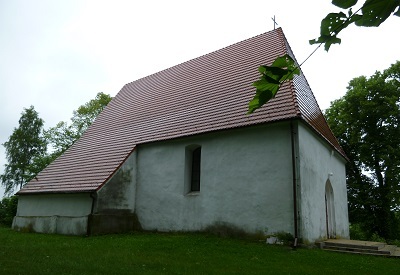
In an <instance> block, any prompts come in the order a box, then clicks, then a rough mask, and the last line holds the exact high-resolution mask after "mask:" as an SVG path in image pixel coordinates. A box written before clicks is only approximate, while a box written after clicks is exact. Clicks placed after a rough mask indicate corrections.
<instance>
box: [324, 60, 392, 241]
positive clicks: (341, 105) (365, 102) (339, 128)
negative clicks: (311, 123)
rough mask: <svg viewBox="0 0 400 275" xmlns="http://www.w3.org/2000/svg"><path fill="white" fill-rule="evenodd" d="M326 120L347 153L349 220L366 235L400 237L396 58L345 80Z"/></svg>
mask: <svg viewBox="0 0 400 275" xmlns="http://www.w3.org/2000/svg"><path fill="white" fill-rule="evenodd" d="M347 89H348V91H347V93H346V95H345V96H343V97H342V98H340V99H338V100H335V101H333V102H332V104H331V107H330V108H329V109H327V111H326V114H325V115H326V118H327V121H328V123H329V125H330V127H331V129H332V131H333V132H334V134H335V135H336V137H337V138H338V140H339V143H340V144H341V146H342V147H343V149H344V150H345V152H346V154H347V155H348V157H349V159H350V162H349V163H348V164H347V184H348V191H349V213H350V221H351V222H353V223H354V222H355V223H359V224H361V225H362V226H363V228H364V230H366V231H368V232H369V233H370V234H372V233H378V234H379V235H380V236H382V237H384V238H386V239H396V238H399V237H400V232H399V227H398V219H396V215H395V213H396V211H398V210H399V209H400V147H399V144H400V62H399V61H397V62H396V63H395V64H393V65H392V66H391V67H390V68H389V69H387V70H385V71H384V72H383V73H381V72H376V73H375V74H374V75H373V76H371V77H370V78H367V77H364V76H361V77H357V78H354V79H353V80H351V81H350V83H349V86H348V88H347Z"/></svg>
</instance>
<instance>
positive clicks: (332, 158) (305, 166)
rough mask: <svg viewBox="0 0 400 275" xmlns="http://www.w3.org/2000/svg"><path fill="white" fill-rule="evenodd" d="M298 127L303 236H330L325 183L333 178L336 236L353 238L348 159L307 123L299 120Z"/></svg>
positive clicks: (311, 239) (307, 237) (308, 237)
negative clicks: (350, 215)
mask: <svg viewBox="0 0 400 275" xmlns="http://www.w3.org/2000/svg"><path fill="white" fill-rule="evenodd" d="M297 131H298V153H299V164H300V167H299V171H298V175H299V177H300V181H299V182H298V184H299V188H300V190H299V191H300V192H299V195H298V197H299V199H300V200H299V201H300V205H299V206H300V236H301V237H302V238H303V239H305V240H308V241H314V240H317V239H324V238H326V237H327V229H326V209H325V186H326V182H327V181H328V179H329V181H330V183H331V185H332V189H333V193H334V211H335V220H336V225H335V226H336V230H335V231H336V236H337V237H341V238H349V222H348V220H349V219H348V210H347V188H346V172H345V160H344V158H343V157H342V156H340V155H339V154H338V153H337V152H336V151H335V150H333V149H332V147H330V146H328V144H327V142H325V141H323V140H322V139H321V138H320V137H319V136H318V135H316V134H315V133H314V132H313V131H312V130H311V129H310V128H309V127H307V126H306V125H304V124H303V123H301V122H300V123H299V124H298V128H297ZM321 141H322V142H321ZM330 174H331V175H330Z"/></svg>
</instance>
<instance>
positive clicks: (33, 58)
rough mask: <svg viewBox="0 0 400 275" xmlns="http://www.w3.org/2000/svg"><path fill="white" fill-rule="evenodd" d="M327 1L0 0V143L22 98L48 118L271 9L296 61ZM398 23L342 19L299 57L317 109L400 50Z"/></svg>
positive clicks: (0, 155) (60, 116) (211, 47)
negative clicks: (330, 37)
mask: <svg viewBox="0 0 400 275" xmlns="http://www.w3.org/2000/svg"><path fill="white" fill-rule="evenodd" d="M330 2H331V1H329V0H303V1H295V0H291V1H290V0H279V1H278V0H274V1H270V0H254V1H252V0H243V1H232V0H230V1H218V0H211V1H209V0H202V1H187V0H186V1H172V0H168V1H162V0H160V1H133V0H132V1H118V0H112V1H111V0H110V1H101V0H96V1H85V0H35V1H31V0H12V1H11V0H0V39H1V40H0V64H1V65H0V102H1V103H2V108H0V143H4V142H5V141H7V140H8V137H9V136H10V135H11V133H12V131H13V129H14V128H15V127H18V119H19V118H20V115H21V112H22V111H23V108H28V107H29V106H30V105H33V106H34V107H35V109H36V110H37V111H38V112H39V115H40V117H41V118H43V119H44V120H45V128H49V127H52V126H55V125H56V123H57V122H59V121H67V120H69V119H70V117H71V116H72V111H73V110H75V109H77V107H79V106H80V105H82V104H84V103H86V102H87V101H89V100H90V99H93V98H94V97H95V96H96V94H97V93H98V92H104V93H107V94H110V95H111V96H115V95H116V94H117V93H118V91H119V90H120V89H121V88H122V86H123V85H124V84H126V83H128V82H131V81H134V80H137V79H139V78H141V77H144V76H147V75H149V74H152V73H155V72H158V71H160V70H163V69H166V68H168V67H171V66H174V65H176V64H178V63H181V62H184V61H187V60H190V59H192V58H196V57H198V56H200V55H203V54H207V53H209V52H212V51H215V50H218V49H220V48H222V47H225V46H228V45H231V44H233V43H236V42H239V41H241V40H244V39H247V38H250V37H253V36H255V35H258V34H261V33H264V32H267V31H270V30H272V29H273V22H272V20H271V17H273V16H274V15H275V17H276V21H277V22H278V27H282V29H283V31H284V33H285V35H286V38H287V39H288V41H289V44H290V45H291V48H292V50H293V52H294V54H295V56H296V58H297V60H298V61H299V62H302V61H303V60H304V59H305V58H306V57H307V56H308V55H309V54H310V53H311V52H312V51H313V50H314V49H315V47H316V46H315V45H314V46H311V45H309V43H308V40H309V39H313V38H317V37H318V35H319V26H320V22H321V19H322V18H323V17H324V16H325V15H326V14H327V13H329V12H337V11H338V10H339V9H337V8H335V7H334V6H332V5H331V4H330ZM399 23H400V18H398V17H394V16H392V17H391V18H389V19H388V20H387V21H386V22H385V23H383V24H382V25H381V27H379V28H368V29H366V28H357V27H350V28H348V29H346V30H345V31H344V32H343V34H341V35H339V37H341V38H342V44H341V45H340V46H337V45H333V46H332V48H331V50H330V51H329V53H326V52H325V51H324V50H323V48H322V47H321V48H320V49H319V50H318V51H317V52H316V54H314V55H313V56H312V57H311V58H310V59H309V60H308V61H307V62H306V63H305V64H304V65H303V67H302V70H303V72H304V74H305V76H306V78H307V79H308V82H309V84H310V86H311V88H312V90H313V92H314V95H315V96H316V98H317V101H318V103H319V105H320V107H321V109H326V108H328V107H329V105H330V102H331V101H332V100H334V99H338V98H339V97H341V96H343V95H344V93H345V92H346V86H347V83H348V82H349V80H351V79H352V78H354V77H357V76H360V75H366V76H370V75H372V74H373V73H374V72H375V71H376V70H383V69H385V68H388V67H389V66H390V65H391V64H393V63H394V62H395V61H396V60H399V59H400V51H399V39H400V38H399V37H400V36H399ZM0 147H1V148H0V166H1V168H0V173H2V167H4V164H5V163H6V160H5V151H4V147H3V146H0ZM1 196H2V190H0V197H1Z"/></svg>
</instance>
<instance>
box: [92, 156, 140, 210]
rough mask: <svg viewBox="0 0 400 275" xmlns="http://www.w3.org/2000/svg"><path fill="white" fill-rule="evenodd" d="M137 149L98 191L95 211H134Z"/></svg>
mask: <svg viewBox="0 0 400 275" xmlns="http://www.w3.org/2000/svg"><path fill="white" fill-rule="evenodd" d="M136 155H137V154H136V151H133V152H132V153H131V155H130V156H129V157H128V158H127V159H126V160H125V162H124V163H123V164H122V165H121V167H120V168H119V169H118V171H117V172H116V173H115V174H114V175H113V176H112V178H110V179H109V180H108V181H107V183H106V184H104V185H103V187H102V188H101V189H100V190H99V191H97V198H96V200H95V205H94V210H93V213H94V214H97V213H107V214H110V213H133V212H134V211H135V196H136V195H135V192H136V168H137V165H136Z"/></svg>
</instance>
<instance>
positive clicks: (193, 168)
mask: <svg viewBox="0 0 400 275" xmlns="http://www.w3.org/2000/svg"><path fill="white" fill-rule="evenodd" d="M200 174H201V146H200V145H198V144H191V145H188V146H186V148H185V186H184V194H185V195H187V194H189V195H198V194H199V192H200Z"/></svg>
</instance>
